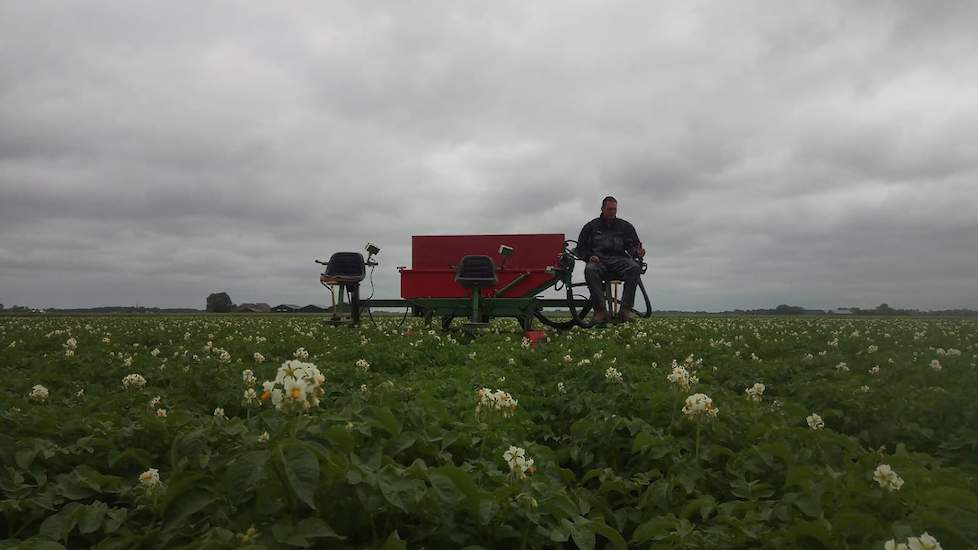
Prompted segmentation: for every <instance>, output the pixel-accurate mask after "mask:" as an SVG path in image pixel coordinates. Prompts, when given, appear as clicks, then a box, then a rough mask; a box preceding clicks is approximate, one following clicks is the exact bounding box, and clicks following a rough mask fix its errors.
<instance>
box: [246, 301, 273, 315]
mask: <svg viewBox="0 0 978 550" xmlns="http://www.w3.org/2000/svg"><path fill="white" fill-rule="evenodd" d="M238 311H240V312H244V313H271V312H272V308H271V306H269V305H268V304H266V303H264V302H259V303H257V304H241V305H239V306H238Z"/></svg>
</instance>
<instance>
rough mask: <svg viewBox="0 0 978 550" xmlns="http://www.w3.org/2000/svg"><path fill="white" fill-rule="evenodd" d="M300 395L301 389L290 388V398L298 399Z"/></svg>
mask: <svg viewBox="0 0 978 550" xmlns="http://www.w3.org/2000/svg"><path fill="white" fill-rule="evenodd" d="M301 396H302V389H300V388H292V399H298V398H299V397H301Z"/></svg>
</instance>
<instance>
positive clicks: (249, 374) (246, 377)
mask: <svg viewBox="0 0 978 550" xmlns="http://www.w3.org/2000/svg"><path fill="white" fill-rule="evenodd" d="M257 381H258V379H257V378H255V373H254V371H252V370H251V369H245V370H243V371H241V382H242V383H243V384H244V385H245V386H254V385H255V382H257Z"/></svg>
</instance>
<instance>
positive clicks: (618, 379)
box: [604, 367, 625, 384]
mask: <svg viewBox="0 0 978 550" xmlns="http://www.w3.org/2000/svg"><path fill="white" fill-rule="evenodd" d="M604 377H605V379H606V380H608V381H610V382H614V383H615V384H623V383H624V382H625V380H624V378H622V375H621V372H619V371H618V369H616V368H615V367H608V370H606V371H604Z"/></svg>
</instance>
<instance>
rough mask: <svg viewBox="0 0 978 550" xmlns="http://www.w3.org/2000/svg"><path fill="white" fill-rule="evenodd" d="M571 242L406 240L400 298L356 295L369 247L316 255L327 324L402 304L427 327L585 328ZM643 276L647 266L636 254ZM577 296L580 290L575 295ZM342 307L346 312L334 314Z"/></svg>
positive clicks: (373, 251)
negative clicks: (509, 324)
mask: <svg viewBox="0 0 978 550" xmlns="http://www.w3.org/2000/svg"><path fill="white" fill-rule="evenodd" d="M576 246H577V242H576V241H573V240H567V239H565V238H564V235H563V234H561V233H548V234H518V235H423V236H414V237H412V238H411V262H412V265H411V268H407V267H406V266H402V267H398V268H397V269H398V271H399V272H400V275H401V299H375V298H373V278H372V277H371V279H370V285H371V293H370V296H368V297H367V298H362V297H361V296H360V285H361V283H363V281H364V279H366V278H367V270H368V268H369V270H370V274H371V275H372V274H373V269H374V268H375V267H376V266H377V265H379V264H378V262H377V260H376V259H375V257H376V256H377V254H378V253H379V252H380V248H378V247H377V246H376V245H374V244H371V243H368V244H367V246H366V247H365V251H366V252H367V257H366V259H364V257H363V254H361V253H360V252H336V253H334V254H333V255H332V256H331V257H330V258H329V261H326V262H323V261H320V260H316V263H319V264H322V265H324V266H326V269H325V271H324V272H323V273H322V275H320V278H319V281H320V283H322V284H323V286H325V287H327V288H329V290H330V294H331V296H332V299H333V307H332V312H333V316H332V319H331V320H330V322H332V323H334V324H349V325H353V326H357V325H358V324H359V323H360V318H361V313H362V312H364V311H366V312H367V313H368V314H370V308H402V307H403V308H406V310H405V316H406V315H407V313H408V312H410V313H412V314H413V315H414V316H415V317H422V318H424V321H425V324H426V325H427V326H430V325H431V323H432V321H433V319H434V318H435V317H438V318H440V321H441V326H442V328H443V329H445V330H448V328H449V327H450V326H451V324H452V321H453V320H454V319H455V318H466V319H467V322H466V323H465V324H464V326H465V327H469V328H476V327H484V326H487V325H488V324H489V321H490V320H491V319H492V318H494V317H512V318H515V319H516V320H518V321H519V323H520V325H521V326H522V327H523V329H524V330H531V328H532V325H533V320H534V319H537V320H539V321H540V322H542V323H543V324H545V325H547V326H550V327H552V328H555V329H558V330H563V329H569V328H571V327H574V326H579V327H582V328H588V327H590V326H591V323H590V322H589V321H588V320H587V318H586V317H587V314H588V313H589V311H590V310H591V302H590V300H589V299H588V296H589V294H588V290H587V285H586V283H584V282H577V283H575V282H574V281H573V273H574V264H575V263H576V262H578V261H581V262H585V261H586V259H585V258H580V257H578V256H577V254H576ZM635 260H636V261H638V262H639V263H640V265H641V268H642V274H645V271H646V269H647V267H648V266H647V265H646V263H645V261H644V260H643V259H642V258H635ZM620 286H621V281H620V280H617V279H615V278H614V277H612V278H610V279H609V280H607V281H605V300H606V302H607V311H609V312H611V313H614V312H616V311H617V310H618V309H619V307H620V293H619V287H620ZM551 289H552V290H553V291H556V292H557V293H558V296H559V295H560V293H563V295H564V296H563V297H560V298H543V297H541V296H540V295H541V294H542V293H544V292H546V291H548V290H551ZM638 290H641V296H642V298H643V299H644V301H645V311H644V312H642V311H637V313H638V314H639V316H641V317H646V318H647V317H649V316H650V315H651V312H652V304H651V301H650V300H649V295H648V293H647V292H646V291H645V285H644V284H642V281H641V278H640V279H639V283H638ZM582 293H583V294H582ZM347 311H348V312H349V315H348V316H347V317H342V316H341V313H343V312H347Z"/></svg>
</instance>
